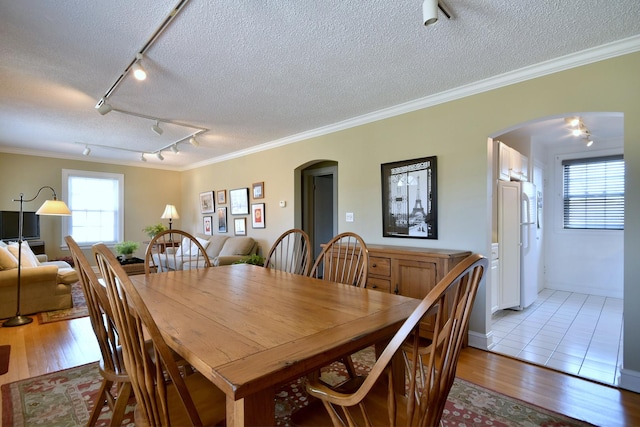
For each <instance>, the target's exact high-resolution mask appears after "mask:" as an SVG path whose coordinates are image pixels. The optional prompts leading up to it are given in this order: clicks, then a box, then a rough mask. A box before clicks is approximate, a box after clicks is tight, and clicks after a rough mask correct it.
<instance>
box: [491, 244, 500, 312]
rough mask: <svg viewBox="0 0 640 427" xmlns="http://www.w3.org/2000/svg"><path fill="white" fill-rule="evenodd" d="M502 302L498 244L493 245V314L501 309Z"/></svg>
mask: <svg viewBox="0 0 640 427" xmlns="http://www.w3.org/2000/svg"><path fill="white" fill-rule="evenodd" d="M499 301H500V256H499V250H498V243H493V244H492V245H491V314H493V313H495V312H496V311H497V310H498V308H499Z"/></svg>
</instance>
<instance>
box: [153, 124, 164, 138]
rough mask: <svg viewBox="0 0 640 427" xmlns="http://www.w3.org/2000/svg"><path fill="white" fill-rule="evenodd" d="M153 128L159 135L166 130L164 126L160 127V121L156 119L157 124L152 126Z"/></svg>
mask: <svg viewBox="0 0 640 427" xmlns="http://www.w3.org/2000/svg"><path fill="white" fill-rule="evenodd" d="M151 130H152V131H154V132H155V133H157V134H158V135H162V132H164V131H163V130H162V128H161V127H160V124H159V123H158V120H156V124H155V125H153V126H151Z"/></svg>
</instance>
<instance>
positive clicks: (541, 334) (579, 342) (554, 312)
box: [491, 289, 622, 386]
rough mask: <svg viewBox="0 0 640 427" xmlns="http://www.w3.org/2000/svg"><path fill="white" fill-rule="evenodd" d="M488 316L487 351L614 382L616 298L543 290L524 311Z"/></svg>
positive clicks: (618, 358)
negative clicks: (489, 345) (489, 337)
mask: <svg viewBox="0 0 640 427" xmlns="http://www.w3.org/2000/svg"><path fill="white" fill-rule="evenodd" d="M492 318H493V334H494V343H495V346H494V347H493V348H492V350H491V351H494V352H496V353H502V354H506V355H509V356H512V357H516V358H518V359H523V360H527V361H529V362H531V363H535V364H537V365H543V366H548V367H550V368H553V369H557V370H559V371H562V372H567V373H570V374H574V375H578V376H580V377H584V378H588V379H591V380H595V381H598V382H601V383H605V384H610V385H614V386H617V384H618V378H619V374H620V370H619V368H620V366H621V365H622V299H619V298H608V297H601V296H595V295H587V294H578V293H571V292H564V291H554V290H551V289H544V290H543V291H542V292H540V293H539V294H538V298H537V300H536V301H535V302H534V303H533V304H531V306H529V307H528V308H526V309H525V310H522V311H514V310H500V311H497V312H496V313H494V314H493V316H492Z"/></svg>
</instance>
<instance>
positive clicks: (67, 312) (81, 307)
mask: <svg viewBox="0 0 640 427" xmlns="http://www.w3.org/2000/svg"><path fill="white" fill-rule="evenodd" d="M71 299H72V300H73V307H71V308H65V309H62V310H54V311H44V312H42V313H38V318H39V320H40V324H42V323H51V322H58V321H60V320H70V319H77V318H78V317H85V316H88V315H89V311H88V310H87V302H86V300H85V299H84V292H82V285H80V282H76V283H74V284H73V285H71Z"/></svg>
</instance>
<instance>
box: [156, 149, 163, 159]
mask: <svg viewBox="0 0 640 427" xmlns="http://www.w3.org/2000/svg"><path fill="white" fill-rule="evenodd" d="M156 157H157V158H158V159H159V160H164V157H163V156H162V151H158V152H157V153H156Z"/></svg>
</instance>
